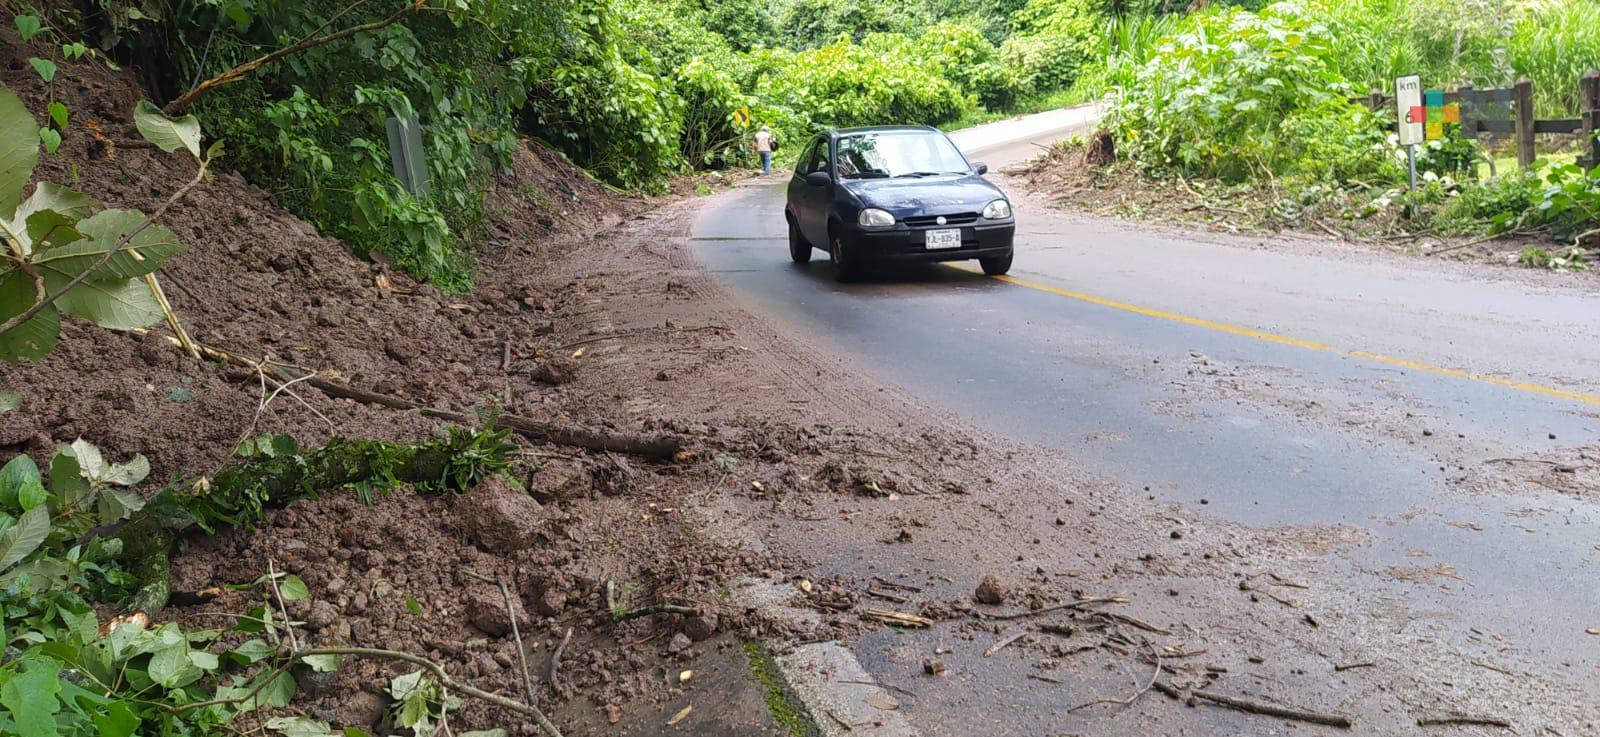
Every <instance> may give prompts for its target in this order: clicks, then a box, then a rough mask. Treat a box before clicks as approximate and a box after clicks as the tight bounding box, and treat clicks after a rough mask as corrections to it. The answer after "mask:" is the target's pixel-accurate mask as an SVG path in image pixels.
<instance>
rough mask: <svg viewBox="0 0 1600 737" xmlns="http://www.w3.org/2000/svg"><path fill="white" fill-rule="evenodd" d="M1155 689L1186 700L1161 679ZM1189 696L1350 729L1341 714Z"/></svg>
mask: <svg viewBox="0 0 1600 737" xmlns="http://www.w3.org/2000/svg"><path fill="white" fill-rule="evenodd" d="M1154 687H1155V689H1156V690H1157V691H1160V692H1161V693H1164V694H1166V695H1168V696H1171V697H1172V698H1174V699H1177V700H1179V701H1183V700H1184V698H1185V692H1184V691H1181V690H1179V689H1178V688H1176V687H1174V686H1172V685H1171V684H1168V683H1161V682H1160V681H1159V679H1158V680H1157V681H1156V682H1155V683H1154ZM1187 696H1188V698H1190V699H1203V700H1205V701H1210V702H1212V703H1214V704H1220V705H1222V706H1227V707H1231V708H1234V709H1238V710H1239V711H1243V712H1249V713H1251V714H1260V715H1262V716H1269V717H1277V718H1279V719H1289V720H1293V721H1297V722H1307V723H1309V724H1322V725H1326V726H1329V727H1339V728H1341V729H1349V728H1350V718H1349V717H1346V716H1343V715H1340V714H1323V713H1321V712H1315V711H1309V710H1306V709H1296V708H1294V707H1288V706H1279V705H1277V704H1268V703H1265V702H1260V701H1250V700H1248V699H1241V698H1237V697H1234V696H1225V695H1223V694H1219V693H1213V692H1211V691H1203V690H1199V689H1196V690H1193V691H1189V692H1187Z"/></svg>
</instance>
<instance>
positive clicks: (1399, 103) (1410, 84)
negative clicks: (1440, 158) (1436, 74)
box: [1394, 77, 1425, 146]
mask: <svg viewBox="0 0 1600 737" xmlns="http://www.w3.org/2000/svg"><path fill="white" fill-rule="evenodd" d="M1394 101H1395V107H1396V112H1397V113H1398V114H1399V119H1400V129H1399V130H1400V145H1402V146H1415V145H1417V144H1419V143H1422V133H1423V130H1422V128H1423V119H1424V117H1425V114H1424V112H1423V109H1422V78H1421V77H1401V78H1399V79H1397V80H1395V81H1394Z"/></svg>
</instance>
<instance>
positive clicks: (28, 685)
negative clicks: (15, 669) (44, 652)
mask: <svg viewBox="0 0 1600 737" xmlns="http://www.w3.org/2000/svg"><path fill="white" fill-rule="evenodd" d="M60 690H61V664H60V663H58V662H56V661H54V660H51V659H49V658H34V659H31V660H30V661H29V665H28V669H27V670H26V671H23V672H21V673H18V674H16V675H14V676H11V677H10V678H9V679H7V680H6V683H5V685H4V686H0V704H3V705H5V707H6V711H8V712H11V720H12V721H13V722H15V723H16V729H17V732H16V733H17V735H18V736H19V737H56V735H57V734H58V732H57V731H56V712H57V711H60V710H61V701H60V700H59V699H57V698H56V693H57V692H59V691H60Z"/></svg>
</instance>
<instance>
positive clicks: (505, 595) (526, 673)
mask: <svg viewBox="0 0 1600 737" xmlns="http://www.w3.org/2000/svg"><path fill="white" fill-rule="evenodd" d="M465 573H466V574H467V575H468V576H471V577H473V578H476V579H478V580H479V581H482V582H484V583H489V584H494V585H495V586H498V587H499V588H500V598H501V600H502V601H504V602H505V605H506V619H507V621H509V622H511V637H512V639H513V640H514V641H515V642H516V643H517V662H518V663H519V664H520V665H521V670H522V697H523V698H525V699H527V700H528V703H530V704H532V703H536V702H537V701H538V699H536V698H534V695H533V673H532V671H530V670H529V669H528V648H527V646H525V645H523V643H522V630H521V629H520V628H519V627H518V626H517V610H516V608H515V607H514V606H512V604H511V588H510V587H509V586H506V582H505V580H504V579H502V578H500V577H499V576H495V577H494V578H489V577H488V576H485V575H483V574H481V573H478V572H477V571H465ZM567 639H569V640H570V639H572V630H571V629H570V628H569V629H568V630H567ZM566 644H567V643H566V642H565V641H563V642H562V643H561V645H562V646H563V647H565V646H566ZM560 658H561V651H560V650H557V651H556V659H557V660H560ZM550 682H551V684H552V685H555V664H554V662H552V664H551V667H550ZM556 688H557V690H560V687H559V686H557V687H556Z"/></svg>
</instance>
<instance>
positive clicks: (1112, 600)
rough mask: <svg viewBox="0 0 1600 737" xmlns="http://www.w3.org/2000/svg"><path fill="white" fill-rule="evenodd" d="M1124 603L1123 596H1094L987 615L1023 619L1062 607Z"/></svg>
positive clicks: (993, 617)
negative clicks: (1038, 607)
mask: <svg viewBox="0 0 1600 737" xmlns="http://www.w3.org/2000/svg"><path fill="white" fill-rule="evenodd" d="M1126 603H1128V600H1127V599H1124V598H1122V597H1120V596H1107V597H1096V598H1092V599H1079V600H1078V601H1074V602H1071V603H1069V604H1056V605H1055V606H1047V607H1044V608H1042V609H1032V610H1029V611H1026V612H1016V613H1014V614H992V615H989V619H998V620H1001V621H1010V620H1013V619H1025V618H1027V617H1037V616H1039V615H1040V614H1049V613H1050V612H1059V611H1061V610H1063V609H1082V608H1083V607H1086V606H1089V605H1090V604H1126Z"/></svg>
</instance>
